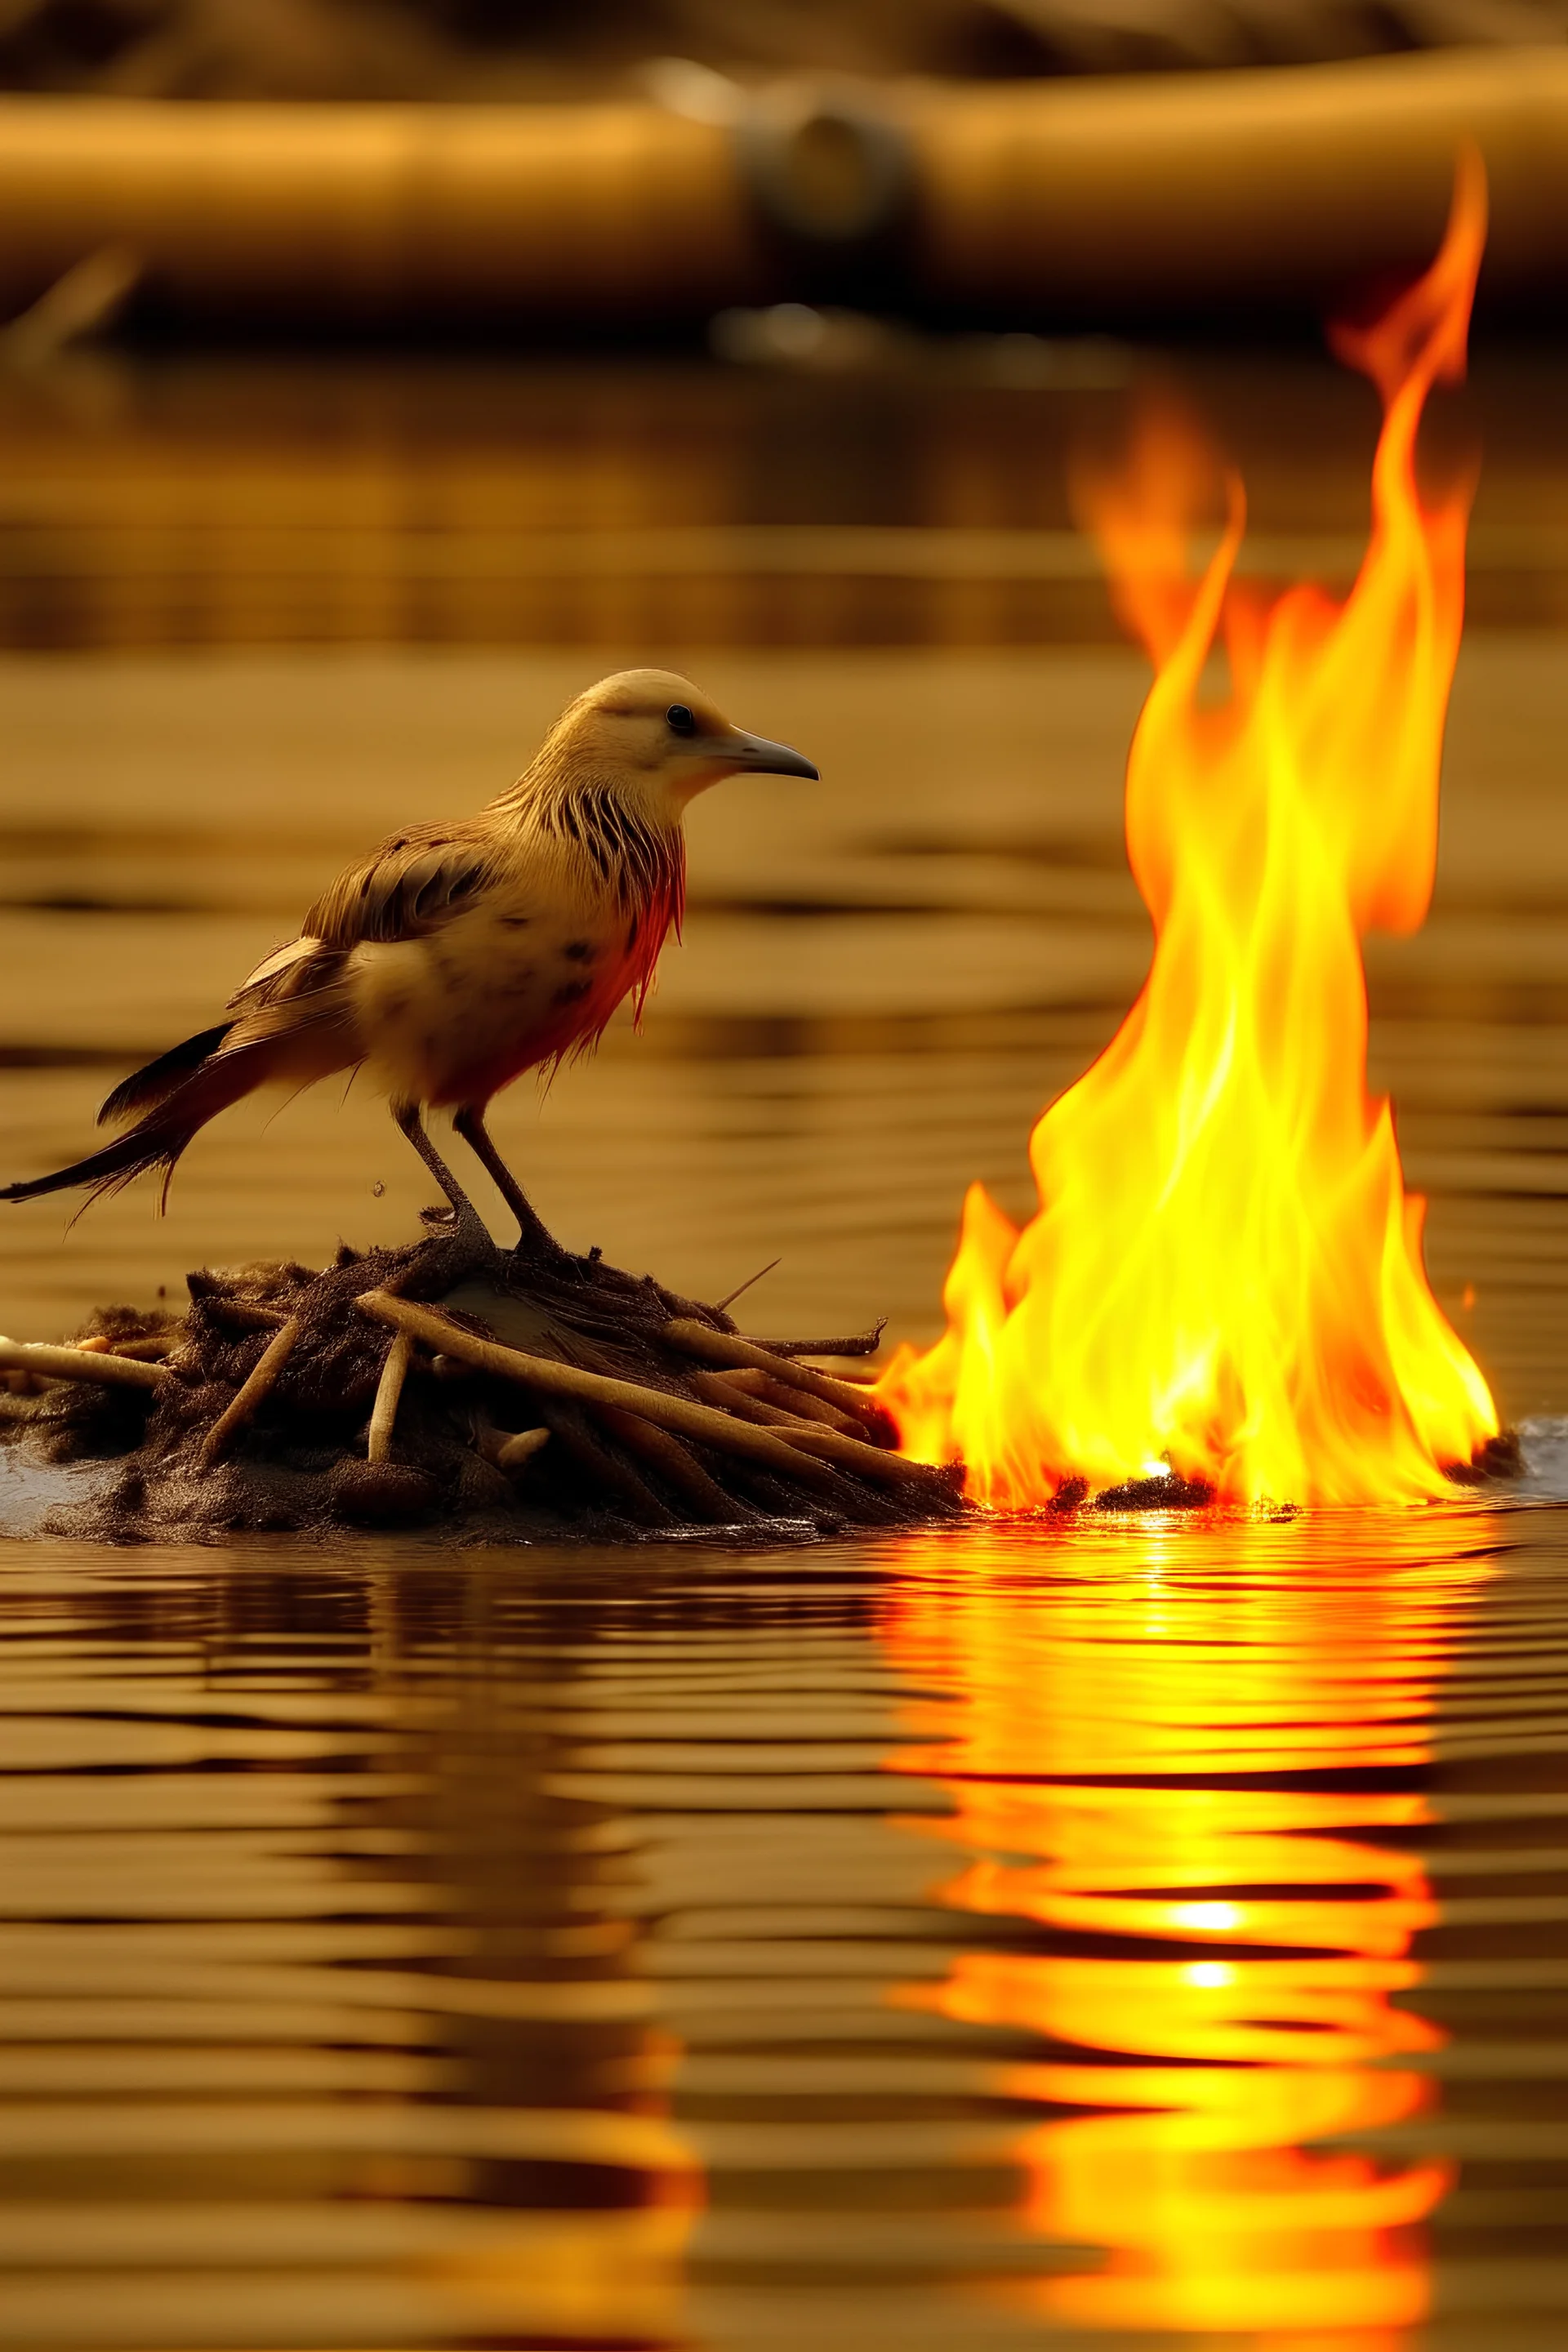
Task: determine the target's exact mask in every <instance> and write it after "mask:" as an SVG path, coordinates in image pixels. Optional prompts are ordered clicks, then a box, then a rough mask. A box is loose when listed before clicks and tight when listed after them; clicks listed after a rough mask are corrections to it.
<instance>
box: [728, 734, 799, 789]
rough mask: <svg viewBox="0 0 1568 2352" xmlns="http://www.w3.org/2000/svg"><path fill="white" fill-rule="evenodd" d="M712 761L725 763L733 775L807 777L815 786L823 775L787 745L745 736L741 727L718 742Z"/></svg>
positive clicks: (754, 736)
mask: <svg viewBox="0 0 1568 2352" xmlns="http://www.w3.org/2000/svg"><path fill="white" fill-rule="evenodd" d="M713 757H714V758H715V759H716V760H722V761H723V762H724V765H725V766H726V767H727V768H728V769H729V771H730V772H731V775H738V774H741V773H746V774H752V775H759V776H806V777H809V778H810V780H811V782H813V783H816V782H818V781H819V778H820V773H821V772H820V770H818V769H816V768H814V767H813V765H812V763H811V761H809V760H808V759H806V758H805V755H804V753H802V752H799V751H791V750H790V747H789V745H788V744H787V743H770V742H769V741H768V739H767V737H766V736H765V735H745V734H742V731H741V730H740V728H738V727H732V728H731V730H730V732H729V734H728V735H726V736H723V737H721V739H720V740H718V741H717V742H715V744H714V745H713Z"/></svg>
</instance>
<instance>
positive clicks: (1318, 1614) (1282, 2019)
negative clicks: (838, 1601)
mask: <svg viewBox="0 0 1568 2352" xmlns="http://www.w3.org/2000/svg"><path fill="white" fill-rule="evenodd" d="M1473 1538H1474V1527H1473V1522H1472V1523H1470V1524H1469V1525H1468V1527H1467V1528H1463V1529H1461V1528H1458V1527H1455V1528H1452V1530H1451V1531H1450V1533H1449V1534H1448V1535H1447V1538H1444V1539H1442V1540H1441V1541H1440V1542H1439V1543H1438V1545H1437V1547H1436V1553H1435V1555H1433V1556H1429V1559H1428V1561H1427V1562H1425V1563H1423V1562H1422V1561H1420V1560H1419V1559H1418V1558H1417V1557H1416V1556H1415V1555H1412V1556H1411V1557H1410V1558H1409V1559H1400V1558H1398V1557H1394V1558H1385V1559H1381V1560H1380V1559H1376V1558H1373V1559H1357V1560H1356V1562H1355V1563H1354V1567H1353V1583H1354V1596H1353V1600H1354V1608H1353V1614H1354V1627H1355V1631H1354V1638H1353V1640H1348V1639H1347V1632H1346V1627H1347V1609H1349V1608H1350V1607H1351V1605H1352V1592H1351V1590H1350V1583H1351V1580H1352V1577H1351V1575H1350V1574H1348V1573H1347V1568H1346V1563H1345V1562H1344V1560H1343V1558H1342V1557H1341V1559H1340V1561H1339V1563H1338V1572H1337V1573H1329V1574H1326V1575H1325V1580H1324V1584H1323V1585H1322V1586H1321V1587H1320V1586H1319V1585H1318V1584H1317V1583H1316V1582H1315V1578H1316V1576H1317V1575H1318V1574H1319V1573H1321V1572H1322V1571H1323V1570H1327V1569H1328V1568H1329V1567H1330V1564H1331V1554H1329V1553H1325V1555H1324V1558H1323V1560H1322V1562H1321V1563H1318V1562H1315V1561H1314V1560H1313V1559H1310V1558H1303V1557H1297V1556H1295V1555H1294V1554H1293V1553H1292V1552H1290V1551H1289V1550H1287V1549H1286V1547H1287V1546H1288V1545H1291V1544H1295V1545H1296V1546H1297V1549H1298V1551H1299V1550H1300V1545H1301V1543H1302V1542H1304V1541H1306V1540H1307V1539H1299V1538H1292V1536H1291V1535H1290V1533H1289V1530H1285V1529H1280V1528H1254V1529H1251V1530H1248V1529H1246V1528H1230V1529H1228V1530H1226V1537H1225V1543H1226V1556H1225V1559H1224V1561H1223V1562H1222V1563H1220V1565H1222V1566H1223V1567H1224V1569H1225V1571H1226V1573H1225V1574H1223V1575H1220V1574H1216V1573H1215V1562H1214V1561H1212V1560H1208V1559H1206V1558H1205V1557H1203V1556H1202V1555H1201V1549H1200V1553H1199V1556H1196V1557H1194V1560H1193V1562H1192V1564H1191V1569H1190V1571H1189V1573H1188V1574H1186V1575H1185V1576H1184V1575H1183V1574H1182V1573H1181V1571H1180V1570H1179V1569H1178V1570H1177V1571H1176V1572H1175V1574H1174V1576H1173V1577H1172V1578H1171V1580H1170V1584H1169V1586H1167V1582H1166V1578H1167V1571H1168V1569H1169V1562H1168V1561H1167V1560H1163V1559H1161V1558H1160V1557H1159V1554H1160V1551H1161V1548H1162V1545H1163V1541H1164V1538H1163V1535H1162V1534H1159V1533H1153V1534H1146V1533H1142V1532H1139V1531H1136V1530H1127V1531H1125V1532H1124V1533H1114V1532H1107V1533H1105V1534H1104V1535H1103V1536H1101V1537H1100V1538H1098V1539H1097V1540H1096V1541H1094V1542H1093V1543H1085V1542H1079V1543H1077V1544H1075V1545H1072V1546H1064V1548H1063V1552H1062V1556H1061V1569H1062V1571H1063V1573H1062V1578H1061V1580H1060V1581H1059V1582H1051V1583H1047V1582H1046V1581H1045V1580H1044V1578H1043V1577H1042V1579H1041V1580H1038V1581H1037V1582H1036V1583H1035V1584H1034V1589H1033V1590H1032V1591H1030V1592H1029V1593H1028V1594H1027V1595H1026V1596H1025V1595H1023V1594H1022V1593H1020V1591H1019V1590H1018V1589H1017V1573H1016V1570H1017V1559H1016V1553H1012V1554H1004V1553H1002V1552H1001V1551H999V1550H998V1551H997V1552H995V1553H994V1554H990V1555H988V1554H987V1553H986V1552H985V1551H984V1549H976V1550H975V1551H974V1552H973V1553H972V1554H970V1555H969V1556H968V1557H967V1558H966V1560H965V1564H964V1565H965V1576H964V1578H963V1580H958V1579H952V1578H948V1577H944V1576H943V1574H942V1566H941V1562H940V1559H939V1558H938V1556H937V1554H936V1552H935V1550H934V1549H933V1550H932V1551H931V1553H930V1554H929V1556H928V1562H927V1565H928V1566H929V1570H930V1580H929V1581H923V1580H922V1578H921V1573H920V1570H921V1562H920V1561H919V1560H918V1559H911V1565H912V1566H913V1567H914V1568H915V1570H916V1573H915V1575H914V1576H913V1577H912V1578H911V1579H910V1580H909V1581H908V1582H907V1583H906V1585H905V1586H904V1587H903V1588H902V1590H901V1591H900V1595H899V1597H898V1599H897V1601H896V1602H895V1603H894V1605H893V1608H892V1611H891V1612H890V1615H889V1621H888V1623H887V1627H886V1639H887V1642H888V1644H889V1649H890V1651H891V1654H892V1655H893V1657H894V1658H895V1660H896V1661H897V1663H898V1664H899V1665H900V1667H901V1668H902V1669H903V1670H904V1671H905V1672H906V1673H907V1674H909V1675H911V1676H916V1675H918V1677H919V1679H920V1682H921V1685H922V1686H924V1687H926V1688H928V1689H931V1690H933V1691H934V1692H935V1693H936V1694H937V1695H938V1696H937V1697H936V1701H935V1704H934V1705H932V1706H927V1707H924V1708H922V1709H921V1710H920V1711H919V1712H918V1713H917V1715H916V1717H915V1718H914V1727H915V1729H916V1730H917V1732H918V1733H920V1734H921V1735H923V1736H922V1737H921V1738H920V1739H919V1743H918V1744H915V1745H911V1746H910V1747H908V1748H904V1749H902V1750H900V1752H899V1753H898V1754H897V1756H896V1757H894V1758H893V1759H890V1763H891V1769H894V1770H897V1771H901V1772H908V1773H914V1774H920V1775H922V1776H929V1777H931V1778H932V1779H934V1780H936V1781H937V1782H938V1783H939V1785H940V1786H941V1787H942V1790H944V1792H945V1793H946V1795H947V1796H948V1798H949V1799H950V1800H951V1802H952V1813H951V1814H950V1815H949V1816H948V1817H947V1818H945V1819H938V1820H935V1821H922V1822H919V1823H915V1822H910V1828H911V1830H913V1831H915V1832H917V1833H919V1834H921V1835H926V1836H934V1837H935V1838H937V1839H940V1840H941V1841H942V1843H943V1844H949V1845H952V1846H956V1847H958V1848H959V1849H961V1850H962V1853H963V1856H964V1859H963V1863H962V1864H960V1866H959V1867H957V1868H956V1869H954V1870H952V1871H950V1872H948V1873H947V1874H945V1875H944V1876H942V1878H941V1880H940V1885H939V1892H940V1896H941V1899H942V1900H944V1901H945V1902H946V1903H947V1904H949V1905H950V1906H952V1907H953V1908H954V1909H955V1910H957V1911H959V1912H961V1913H968V1914H971V1915H973V1916H974V1918H975V1919H976V1922H977V1923H978V1922H979V1921H981V1920H998V1919H1002V1918H1006V1919H1008V1920H1010V1921H1011V1922H1012V1923H1013V1927H1012V1935H1011V1937H1009V1942H1010V1943H1011V1944H1012V1945H1013V1948H979V1949H974V1950H970V1951H965V1952H963V1953H961V1954H960V1955H959V1956H958V1957H957V1958H956V1959H955V1960H954V1961H953V1963H952V1966H951V1968H950V1969H949V1970H948V1972H947V1975H946V1977H945V1979H943V1980H942V1981H941V1982H940V1983H939V1984H937V1985H936V1986H934V1987H931V1986H926V1987H919V1988H904V1989H903V1990H900V1992H898V1993H897V1994H896V1996H895V1998H896V1999H897V2000H899V2001H900V2003H902V2004H906V2005H910V2006H916V2007H921V2008H928V2007H929V2008H934V2009H935V2010H936V2011H939V2012H940V2013H941V2014H942V2015H943V2016H945V2017H947V2018H949V2019H952V2020H953V2021H964V2022H967V2023H970V2024H975V2025H984V2026H989V2027H1002V2028H1006V2029H1011V2030H1013V2031H1014V2032H1022V2033H1024V2034H1027V2035H1032V2036H1037V2037H1038V2038H1039V2040H1040V2042H1041V2044H1042V2050H1041V2054H1040V2056H1039V2058H1038V2059H1029V2058H1022V2059H1018V2060H1014V2061H1012V2062H1010V2063H1003V2064H1000V2065H997V2066H995V2067H994V2069H993V2070H992V2073H991V2075H990V2083H991V2087H992V2089H993V2091H994V2093H995V2094H997V2095H1002V2096H1005V2097H1008V2098H1011V2099H1014V2100H1020V2101H1025V2102H1027V2103H1030V2104H1037V2105H1038V2106H1039V2108H1040V2110H1041V2119H1040V2121H1039V2122H1038V2123H1037V2124H1034V2125H1029V2126H1026V2127H1025V2128H1024V2129H1022V2130H1021V2131H1020V2133H1019V2135H1018V2137H1017V2141H1016V2149H1015V2154H1016V2161H1017V2164H1018V2166H1019V2168H1020V2178H1021V2182H1022V2187H1021V2191H1020V2195H1019V2200H1018V2207H1017V2214H1016V2219H1017V2221H1018V2224H1019V2226H1020V2227H1021V2228H1022V2229H1024V2230H1025V2231H1027V2232H1031V2233H1037V2234H1038V2236H1039V2237H1040V2238H1042V2239H1046V2240H1051V2241H1058V2242H1061V2241H1065V2242H1068V2244H1069V2245H1079V2246H1084V2247H1087V2248H1090V2249H1100V2250H1103V2261H1102V2263H1100V2266H1095V2265H1094V2263H1093V2260H1092V2257H1090V2258H1089V2260H1088V2261H1086V2262H1085V2263H1071V2264H1069V2265H1068V2267H1067V2269H1066V2270H1065V2271H1064V2272H1063V2273H1061V2274H1058V2275H1046V2276H1042V2277H1040V2278H1038V2279H1037V2280H1035V2281H1033V2282H1031V2283H1030V2284H1028V2285H1027V2286H1018V2287H1016V2288H1015V2287H1011V2286H1007V2287H994V2288H993V2289H991V2290H990V2292H992V2293H993V2294H1002V2295H1004V2296H1005V2297H1007V2298H1008V2299H1011V2300H1022V2301H1023V2302H1024V2303H1025V2304H1026V2306H1027V2307H1028V2308H1029V2309H1030V2310H1031V2311H1033V2312H1034V2313H1035V2314H1037V2315H1039V2316H1042V2317H1048V2318H1049V2319H1051V2320H1052V2321H1054V2322H1057V2323H1058V2324H1059V2323H1071V2324H1073V2325H1075V2326H1079V2327H1086V2328H1090V2329H1095V2330H1101V2329H1103V2330H1107V2331H1114V2330H1118V2329H1150V2330H1162V2329H1170V2330H1178V2331H1183V2330H1211V2329H1212V2330H1224V2329H1238V2330H1253V2329H1258V2330H1264V2329H1267V2330H1270V2331H1276V2332H1274V2333H1270V2335H1269V2341H1270V2343H1271V2344H1274V2343H1278V2344H1280V2345H1284V2344H1287V2343H1289V2344H1291V2345H1296V2344H1298V2343H1299V2344H1300V2345H1302V2346H1305V2345H1306V2344H1308V2343H1309V2342H1310V2341H1313V2340H1315V2339H1314V2336H1313V2331H1320V2330H1321V2331H1329V2332H1331V2333H1332V2334H1333V2340H1334V2342H1335V2343H1336V2344H1340V2345H1342V2346H1347V2347H1348V2346H1353V2347H1355V2352H1384V2347H1394V2345H1395V2344H1396V2343H1398V2342H1402V2341H1403V2340H1404V2339H1403V2335H1402V2331H1403V2330H1405V2329H1406V2328H1408V2327H1409V2326H1413V2325H1414V2324H1415V2323H1416V2322H1417V2321H1419V2320H1420V2319H1421V2318H1422V2317H1423V2315H1425V2313H1426V2309H1427V2306H1428V2303H1429V2298H1430V2284H1429V2260H1428V2254H1427V2250H1426V2240H1425V2234H1424V2231H1423V2228H1422V2224H1423V2223H1424V2221H1425V2220H1426V2217H1427V2216H1429V2215H1430V2214H1431V2213H1432V2212H1433V2211H1434V2210H1435V2209H1436V2206H1437V2205H1438V2203H1439V2202H1440V2200H1442V2198H1443V2196H1444V2194H1445V2192H1446V2190H1447V2188H1448V2187H1449V2185H1450V2183H1451V2180H1452V2179H1453V2169H1452V2168H1451V2166H1449V2165H1448V2164H1447V2163H1446V2162H1441V2161H1434V2160H1429V2159H1427V2158H1425V2157H1423V2156H1421V2155H1419V2154H1416V2155H1403V2154H1398V2153H1393V2152H1391V2153H1390V2154H1388V2155H1387V2156H1384V2155H1383V2154H1381V2153H1378V2152H1375V2151H1373V2149H1369V2148H1365V2147H1341V2146H1337V2145H1335V2143H1336V2142H1338V2141H1340V2140H1342V2139H1343V2138H1345V2137H1352V2138H1353V2137H1355V2136H1357V2135H1362V2134H1366V2133H1372V2134H1376V2133H1379V2132H1381V2131H1386V2130H1387V2129H1388V2128H1389V2127H1390V2126H1399V2125H1401V2124H1404V2123H1405V2122H1407V2121H1408V2120H1409V2119H1410V2118H1412V2117H1414V2116H1417V2115H1419V2114H1422V2113H1423V2112H1425V2111H1426V2110H1427V2109H1429V2108H1430V2107H1432V2106H1434V2105H1435V2104H1436V2098H1435V2084H1434V2079H1433V2076H1432V2074H1431V2073H1430V2072H1429V2071H1427V2070H1426V2069H1424V2068H1423V2066H1422V2063H1421V2061H1422V2059H1423V2058H1424V2057H1426V2056H1427V2055H1428V2054H1429V2053H1432V2052H1434V2051H1436V2050H1437V2049H1438V2048H1440V2047H1441V2045H1442V2042H1443V2039H1444V2037H1443V2035H1442V2033H1441V2032H1440V2031H1439V2030H1438V2029H1437V2028H1436V2026H1435V2025H1434V2024H1433V2023H1432V2022H1431V2021H1428V2020H1427V2019H1426V2018H1424V2017H1423V2016H1421V2015H1420V2014H1418V2013H1417V2012H1416V2011H1415V2010H1414V2009H1411V2008H1406V2007H1405V2006H1403V2005H1402V1997H1403V1996H1407V1995H1409V1994H1411V1993H1413V1992H1414V1991H1415V1989H1416V1988H1417V1987H1418V1986H1419V1984H1420V1983H1421V1980H1422V1969H1421V1965H1420V1962H1419V1960H1418V1958H1415V1954H1414V1944H1415V1937H1417V1935H1418V1934H1419V1932H1420V1931H1421V1930H1423V1929H1425V1928H1428V1927H1432V1926H1433V1925H1434V1924H1436V1921H1437V1919H1438V1916H1439V1914H1438V1906H1437V1903H1436V1898H1435V1896H1434V1894H1433V1890H1432V1887H1431V1885H1430V1883H1429V1881H1428V1877H1427V1874H1426V1870H1425V1868H1424V1866H1423V1864H1422V1860H1421V1858H1420V1856H1419V1855H1418V1854H1417V1853H1414V1852H1412V1851H1409V1850H1408V1845H1409V1843H1410V1842H1411V1841H1413V1840H1414V1839H1415V1837H1416V1836H1417V1835H1418V1833H1419V1832H1421V1831H1422V1830H1423V1829H1424V1828H1427V1827H1429V1825H1430V1824H1431V1822H1432V1821H1433V1819H1434V1815H1433V1811H1432V1808H1431V1805H1430V1801H1429V1800H1428V1799H1427V1798H1426V1796H1425V1795H1423V1794H1421V1793H1420V1792H1419V1790H1418V1789H1416V1788H1414V1787H1412V1786H1411V1783H1412V1781H1413V1780H1416V1779H1417V1778H1418V1777H1419V1774H1420V1771H1421V1769H1422V1768H1423V1767H1424V1766H1425V1765H1426V1763H1427V1762H1428V1761H1429V1760H1430V1756H1431V1748H1430V1738H1429V1732H1430V1725H1431V1718H1432V1712H1433V1709H1434V1706H1435V1703H1436V1698H1437V1696H1438V1693H1439V1689H1440V1685H1441V1681H1442V1677H1443V1673H1444V1664H1445V1656H1446V1654H1447V1642H1446V1640H1445V1638H1444V1637H1443V1636H1442V1635H1441V1634H1440V1633H1436V1632H1435V1630H1434V1629H1435V1626H1436V1617H1435V1614H1434V1606H1433V1604H1434V1601H1435V1598H1436V1591H1440V1592H1441V1594H1442V1598H1443V1601H1444V1604H1445V1605H1446V1606H1451V1605H1452V1603H1453V1601H1454V1600H1455V1599H1456V1597H1458V1596H1462V1594H1463V1592H1464V1591H1465V1590H1466V1589H1467V1588H1468V1587H1469V1586H1472V1585H1474V1584H1475V1583H1478V1582H1479V1580H1481V1578H1482V1576H1483V1575H1484V1574H1485V1570H1482V1569H1479V1568H1478V1567H1476V1566H1475V1565H1474V1562H1473V1559H1471V1558H1470V1557H1469V1556H1468V1555H1469V1548H1470V1546H1471V1545H1472V1544H1473ZM1308 1548H1309V1549H1310V1544H1309V1546H1308ZM1040 1565H1041V1568H1042V1569H1043V1570H1044V1569H1047V1559H1042V1560H1041V1563H1040ZM1152 1615H1154V1616H1157V1617H1158V1618H1159V1620H1160V1630H1159V1631H1158V1632H1157V1633H1151V1617H1152ZM1336 1778H1339V1779H1340V1780H1342V1785H1339V1786H1336V1785H1335V1781H1336ZM1352 1778H1353V1780H1354V1782H1355V1784H1356V1785H1354V1786H1352V1785H1351V1782H1352ZM1369 1778H1370V1779H1371V1780H1372V1782H1373V1786H1372V1787H1371V1789H1370V1790H1369V1787H1368V1785H1367V1784H1368V1780H1369ZM1020 1924H1022V1926H1023V1927H1024V1929H1025V1930H1026V1932H1025V1933H1024V1934H1023V1935H1022V1936H1020V1934H1019V1928H1020ZM1029 1930H1032V1931H1034V1932H1033V1933H1029V1932H1027V1931H1029ZM988 1940H989V1939H988ZM1278 2331H1285V2332H1284V2333H1279V2332H1278Z"/></svg>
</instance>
